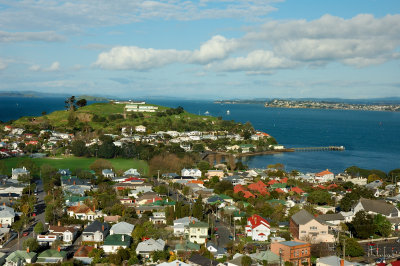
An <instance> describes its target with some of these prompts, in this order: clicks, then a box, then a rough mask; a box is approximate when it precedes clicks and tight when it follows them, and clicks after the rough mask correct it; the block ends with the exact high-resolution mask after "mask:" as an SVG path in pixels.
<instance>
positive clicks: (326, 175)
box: [315, 169, 335, 183]
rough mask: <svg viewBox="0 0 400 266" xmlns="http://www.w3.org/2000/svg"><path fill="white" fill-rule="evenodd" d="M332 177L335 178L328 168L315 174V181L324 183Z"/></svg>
mask: <svg viewBox="0 0 400 266" xmlns="http://www.w3.org/2000/svg"><path fill="white" fill-rule="evenodd" d="M334 178H335V175H334V174H333V173H332V172H330V171H329V170H328V169H326V170H325V171H322V172H319V173H316V174H315V181H317V182H320V183H326V182H329V181H333V179H334Z"/></svg>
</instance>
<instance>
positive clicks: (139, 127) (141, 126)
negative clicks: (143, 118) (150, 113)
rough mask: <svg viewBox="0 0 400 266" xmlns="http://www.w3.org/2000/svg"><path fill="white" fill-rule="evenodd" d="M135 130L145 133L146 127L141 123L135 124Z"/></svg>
mask: <svg viewBox="0 0 400 266" xmlns="http://www.w3.org/2000/svg"><path fill="white" fill-rule="evenodd" d="M135 131H136V132H142V133H145V132H146V127H145V126H143V125H139V126H136V127H135Z"/></svg>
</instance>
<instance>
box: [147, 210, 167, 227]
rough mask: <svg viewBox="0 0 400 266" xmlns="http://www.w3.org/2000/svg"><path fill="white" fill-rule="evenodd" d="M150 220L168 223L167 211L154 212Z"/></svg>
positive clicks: (157, 222) (156, 222)
mask: <svg viewBox="0 0 400 266" xmlns="http://www.w3.org/2000/svg"><path fill="white" fill-rule="evenodd" d="M149 220H150V222H152V223H153V224H166V223H167V219H166V218H165V212H153V216H150V217H149Z"/></svg>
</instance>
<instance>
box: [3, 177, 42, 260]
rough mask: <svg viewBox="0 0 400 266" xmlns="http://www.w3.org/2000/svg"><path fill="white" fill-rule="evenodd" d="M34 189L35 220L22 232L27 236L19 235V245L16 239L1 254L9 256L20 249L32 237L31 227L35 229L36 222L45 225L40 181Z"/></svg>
mask: <svg viewBox="0 0 400 266" xmlns="http://www.w3.org/2000/svg"><path fill="white" fill-rule="evenodd" d="M36 187H37V191H38V195H37V198H38V200H37V202H36V205H35V208H36V216H35V220H34V221H33V222H32V223H31V224H30V225H29V226H28V227H27V228H26V229H25V230H24V231H23V232H29V234H28V235H27V236H22V233H21V237H20V239H19V245H18V238H17V237H16V238H15V239H13V240H12V241H10V242H9V243H8V244H7V246H6V247H5V248H4V249H2V250H1V251H2V252H6V253H8V254H9V253H12V252H14V251H15V250H18V249H22V243H23V242H24V241H25V240H26V239H28V238H33V237H34V232H33V227H35V225H36V224H37V223H38V222H42V223H43V224H45V220H44V210H45V208H46V205H45V203H44V196H45V192H44V190H43V183H42V181H41V180H39V181H36Z"/></svg>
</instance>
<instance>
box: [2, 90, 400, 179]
mask: <svg viewBox="0 0 400 266" xmlns="http://www.w3.org/2000/svg"><path fill="white" fill-rule="evenodd" d="M151 103H154V104H159V105H164V106H169V107H177V106H182V107H183V108H185V110H187V111H189V112H192V113H195V114H204V113H205V112H206V111H208V112H209V113H210V115H213V116H222V117H223V118H224V119H227V120H235V121H237V122H243V123H245V122H247V121H249V122H251V123H252V124H253V126H254V127H255V128H256V129H257V130H262V131H265V132H267V133H268V134H270V135H272V136H274V137H275V138H276V139H277V141H278V142H279V143H281V144H283V145H285V146H287V147H314V146H330V145H337V146H339V145H343V146H345V147H346V150H345V151H343V152H337V151H322V152H294V153H283V154H277V155H263V156H255V157H248V158H246V161H245V162H246V163H247V164H248V165H249V166H250V167H257V168H265V167H266V166H267V165H269V164H275V163H283V164H284V165H285V166H286V170H288V171H290V170H293V169H297V170H299V171H302V172H316V171H321V170H325V169H327V168H329V169H330V170H331V171H333V172H335V173H338V172H342V171H343V170H344V169H346V168H347V167H349V166H352V165H357V166H359V167H362V168H367V169H380V170H383V171H386V172H387V171H390V170H392V169H395V168H400V140H399V137H400V113H394V112H372V111H371V112H370V111H347V110H316V109H284V108H270V109H267V108H264V107H263V106H262V105H246V104H234V105H231V104H230V105H222V104H213V103H212V102H210V101H192V100H152V101H151ZM63 108H64V99H63V98H1V97H0V120H2V121H7V120H10V119H17V118H18V117H20V116H22V115H40V114H41V112H42V111H46V112H51V111H54V110H59V109H63ZM227 110H230V115H227V113H226V111H227Z"/></svg>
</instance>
